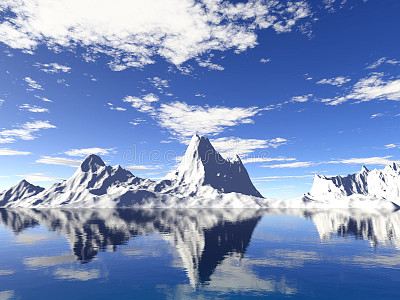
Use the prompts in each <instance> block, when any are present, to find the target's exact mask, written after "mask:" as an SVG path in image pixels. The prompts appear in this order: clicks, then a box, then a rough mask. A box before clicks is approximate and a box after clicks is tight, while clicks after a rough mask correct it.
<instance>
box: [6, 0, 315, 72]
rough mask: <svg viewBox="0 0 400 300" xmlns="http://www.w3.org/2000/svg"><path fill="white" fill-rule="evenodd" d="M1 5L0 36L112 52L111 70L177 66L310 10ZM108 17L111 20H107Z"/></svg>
mask: <svg viewBox="0 0 400 300" xmlns="http://www.w3.org/2000/svg"><path fill="white" fill-rule="evenodd" d="M0 10H3V11H9V14H8V15H9V17H8V18H3V20H2V21H1V23H0V32H2V35H1V36H0V41H1V42H3V43H5V44H7V45H8V46H10V47H12V48H15V49H21V50H24V51H25V52H30V53H32V51H33V50H35V49H36V48H37V47H39V46H40V45H45V46H47V47H48V48H50V49H52V50H54V51H57V52H59V51H62V50H64V49H68V50H70V49H73V48H76V47H78V46H82V47H84V48H86V49H87V53H85V54H84V56H85V58H86V59H87V60H94V59H95V58H96V57H97V56H98V54H99V53H104V54H106V55H108V56H110V57H111V62H110V66H111V67H112V68H113V69H114V70H123V69H125V68H127V67H141V66H144V65H147V64H152V63H154V60H153V58H154V57H155V56H161V57H163V58H165V59H166V60H167V61H169V62H171V63H173V64H175V65H180V64H182V63H184V62H185V61H187V60H189V59H191V58H194V57H197V56H199V55H202V54H204V53H208V52H210V51H212V50H219V51H225V50H229V49H233V50H234V51H236V52H242V51H245V50H246V49H248V48H252V47H255V46H256V45H257V34H256V31H257V30H260V29H266V28H272V29H274V30H275V31H276V32H278V33H282V32H289V31H291V30H292V29H293V27H294V26H296V25H297V23H298V21H299V20H301V19H304V18H307V17H310V16H311V15H312V13H311V11H310V8H309V6H308V4H307V3H306V2H305V1H297V2H291V1H289V2H286V3H281V2H279V1H264V0H254V1H248V2H239V3H236V4H233V3H230V2H228V1H220V0H209V1H194V0H164V1H156V0H147V1H125V0H114V1H112V2H110V1H101V2H98V3H96V6H95V7H94V6H93V4H92V3H91V2H82V1H80V0H60V1H49V0H37V1H23V0H17V1H13V0H6V1H2V2H1V4H0ZM104 20H107V21H104Z"/></svg>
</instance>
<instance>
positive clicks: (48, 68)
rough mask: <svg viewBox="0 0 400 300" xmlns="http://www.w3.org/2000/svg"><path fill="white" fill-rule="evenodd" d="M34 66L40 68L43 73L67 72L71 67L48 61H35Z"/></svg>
mask: <svg viewBox="0 0 400 300" xmlns="http://www.w3.org/2000/svg"><path fill="white" fill-rule="evenodd" d="M34 66H35V67H37V68H38V69H40V70H41V71H43V72H45V73H50V74H54V73H68V72H69V71H70V70H71V68H70V67H68V66H64V65H60V64H58V63H48V64H41V63H36V64H34Z"/></svg>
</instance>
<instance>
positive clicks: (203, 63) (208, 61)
mask: <svg viewBox="0 0 400 300" xmlns="http://www.w3.org/2000/svg"><path fill="white" fill-rule="evenodd" d="M196 61H197V63H198V64H199V66H200V67H203V68H207V69H210V70H217V71H223V70H225V68H224V67H223V66H221V65H218V64H215V63H213V62H211V57H208V58H207V59H205V60H201V59H200V58H197V59H196Z"/></svg>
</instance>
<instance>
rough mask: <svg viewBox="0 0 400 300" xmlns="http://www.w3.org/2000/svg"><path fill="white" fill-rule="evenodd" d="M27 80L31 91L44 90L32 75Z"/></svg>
mask: <svg viewBox="0 0 400 300" xmlns="http://www.w3.org/2000/svg"><path fill="white" fill-rule="evenodd" d="M0 28H1V24H0ZM24 80H25V82H26V83H27V84H28V87H29V88H28V90H29V91H33V90H43V87H42V86H41V85H40V84H39V83H37V82H36V81H35V80H33V79H32V78H30V77H25V78H24Z"/></svg>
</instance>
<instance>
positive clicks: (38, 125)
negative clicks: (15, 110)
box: [0, 121, 56, 144]
mask: <svg viewBox="0 0 400 300" xmlns="http://www.w3.org/2000/svg"><path fill="white" fill-rule="evenodd" d="M16 127H17V128H14V129H5V130H2V131H0V144H2V143H3V144H4V143H14V142H15V141H17V140H18V139H21V140H25V141H27V140H34V139H36V136H34V135H33V133H35V132H37V131H39V130H41V129H50V128H56V126H54V125H52V124H50V123H49V121H34V122H27V123H25V124H22V125H17V126H16Z"/></svg>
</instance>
